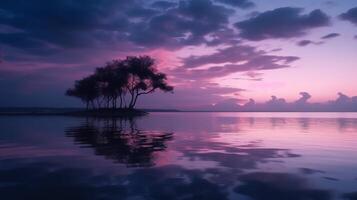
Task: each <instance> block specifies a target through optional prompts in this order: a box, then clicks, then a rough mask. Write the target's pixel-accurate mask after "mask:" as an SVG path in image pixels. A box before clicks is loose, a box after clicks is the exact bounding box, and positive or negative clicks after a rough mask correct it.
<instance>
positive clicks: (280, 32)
mask: <svg viewBox="0 0 357 200" xmlns="http://www.w3.org/2000/svg"><path fill="white" fill-rule="evenodd" d="M302 11H303V9H301V8H292V7H283V8H277V9H274V10H270V11H266V12H263V13H260V14H258V15H257V16H255V17H252V18H250V19H247V20H244V21H241V22H237V23H236V24H235V26H236V27H237V28H238V29H239V30H240V36H241V37H243V38H245V39H248V40H255V41H258V40H264V39H274V38H291V37H298V36H302V35H305V34H306V32H307V31H308V30H310V29H313V28H317V27H322V26H327V25H329V24H330V18H329V17H328V16H327V15H326V14H325V13H324V12H322V11H321V10H318V9H317V10H313V11H311V12H310V13H308V14H302Z"/></svg>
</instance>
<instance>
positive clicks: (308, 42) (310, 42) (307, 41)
mask: <svg viewBox="0 0 357 200" xmlns="http://www.w3.org/2000/svg"><path fill="white" fill-rule="evenodd" d="M313 43H314V42H313V41H311V40H301V41H299V42H298V43H297V45H298V46H301V47H304V46H307V45H309V44H313Z"/></svg>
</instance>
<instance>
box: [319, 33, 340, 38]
mask: <svg viewBox="0 0 357 200" xmlns="http://www.w3.org/2000/svg"><path fill="white" fill-rule="evenodd" d="M338 36H340V34H339V33H330V34H327V35H324V36H322V37H321V39H331V38H335V37H338Z"/></svg>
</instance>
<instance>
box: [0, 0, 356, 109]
mask: <svg viewBox="0 0 357 200" xmlns="http://www.w3.org/2000/svg"><path fill="white" fill-rule="evenodd" d="M356 52H357V1H355V0H344V1H340V0H334V1H332V0H331V1H328V0H314V1H311V0H299V1H286V0H270V1H265V0H175V1H174V0H171V1H169V0H165V1H161V0H130V1H129V0H104V1H97V0H76V1H72V0H53V1H42V0H23V1H13V0H2V1H0V56H1V63H0V94H1V95H0V106H56V107H72V106H80V105H81V103H80V101H78V100H76V99H72V98H70V97H65V96H64V92H65V90H66V89H67V88H68V87H70V86H71V85H72V84H73V82H74V80H76V79H79V78H81V77H83V76H85V75H88V74H89V73H92V72H93V70H94V69H95V68H96V67H100V66H102V65H103V64H104V63H105V62H107V61H110V60H112V59H114V58H123V57H125V56H127V55H150V56H153V57H154V58H156V59H157V67H158V68H159V69H160V70H162V71H164V72H166V73H167V74H168V75H169V82H170V83H172V84H173V85H174V86H175V92H174V94H161V93H158V94H154V95H151V96H146V97H144V98H142V99H140V100H139V102H138V104H139V106H140V107H146V108H177V109H212V110H250V109H252V108H253V107H254V109H253V110H334V109H332V108H336V109H337V110H345V111H351V110H356V111H357V97H355V96H357V87H356V86H357V79H356V77H355V76H356V74H357V66H356V63H357V54H356ZM271 96H275V97H271ZM253 99H254V100H253ZM239 105H240V106H239ZM242 105H245V106H243V107H242Z"/></svg>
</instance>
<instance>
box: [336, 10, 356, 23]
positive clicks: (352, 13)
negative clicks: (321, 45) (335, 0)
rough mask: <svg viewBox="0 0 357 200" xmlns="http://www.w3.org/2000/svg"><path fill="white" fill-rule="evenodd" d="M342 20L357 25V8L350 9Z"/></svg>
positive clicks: (341, 16) (343, 15)
mask: <svg viewBox="0 0 357 200" xmlns="http://www.w3.org/2000/svg"><path fill="white" fill-rule="evenodd" d="M340 18H341V19H343V20H347V21H350V22H351V23H353V24H355V25H357V7H355V8H351V9H349V10H348V11H347V12H345V13H342V14H341V15H340Z"/></svg>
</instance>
